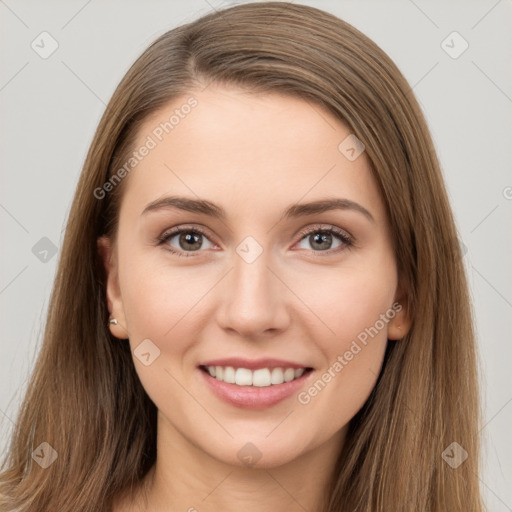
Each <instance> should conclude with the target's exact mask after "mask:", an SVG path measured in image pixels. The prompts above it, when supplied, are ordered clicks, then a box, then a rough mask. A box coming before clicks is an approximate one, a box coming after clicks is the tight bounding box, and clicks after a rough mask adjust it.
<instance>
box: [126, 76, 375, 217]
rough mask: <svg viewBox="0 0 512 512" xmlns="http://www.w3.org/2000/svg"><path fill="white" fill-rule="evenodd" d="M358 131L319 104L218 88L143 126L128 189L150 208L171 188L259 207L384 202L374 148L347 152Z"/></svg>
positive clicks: (187, 98) (174, 104) (183, 99)
mask: <svg viewBox="0 0 512 512" xmlns="http://www.w3.org/2000/svg"><path fill="white" fill-rule="evenodd" d="M350 137H353V135H352V134H351V131H350V129H349V128H348V127H347V126H346V125H345V124H344V123H342V122H340V121H339V120H338V119H336V118H335V117H334V116H333V115H332V114H331V113H330V112H329V111H328V110H327V109H326V108H324V107H322V106H320V105H318V104H316V103H313V102H309V101H306V100H303V99H300V98H297V97H293V96H289V95H283V94H277V93H271V94H260V93H259V94H254V93H251V92H248V91H244V90H239V89H232V88H224V87H219V86H214V85H211V86H209V87H207V88H206V90H204V91H193V92H191V93H190V94H184V95H183V96H180V97H178V98H175V99H174V100H173V101H171V102H169V103H168V104H167V105H165V106H164V107H162V108H161V109H160V110H158V111H157V112H156V113H154V114H153V115H152V116H151V117H149V118H148V119H147V120H146V121H145V122H144V123H143V125H142V126H141V128H140V129H139V132H138V135H137V142H136V145H135V146H136V147H135V150H136V151H137V150H138V149H139V148H142V147H143V146H148V147H149V146H151V149H150V150H147V151H144V153H145V156H144V157H142V158H140V161H138V163H137V165H136V166H135V167H134V168H133V170H132V171H131V172H130V174H129V179H128V181H129V184H128V187H127V191H126V195H127V196H130V199H131V201H132V203H133V202H135V203H138V204H139V206H140V210H141V211H142V208H143V206H144V204H146V203H147V202H149V201H152V200H154V199H155V198H157V197H159V196H162V195H165V194H171V193H172V194H176V193H182V194H186V195H189V196H199V197H201V198H208V199H212V200H214V201H215V202H218V203H222V204H224V205H225V207H226V209H227V210H229V205H228V203H230V202H231V204H237V205H238V206H239V207H246V208H248V209H251V208H252V211H253V212H254V211H258V208H261V207H266V206H268V205H269V204H270V203H271V204H275V205H276V207H277V206H279V208H281V206H282V205H283V204H286V205H288V204H289V203H290V202H297V201H299V200H300V199H301V197H303V196H307V197H305V199H309V200H313V199H316V198H318V197H324V196H325V195H331V196H332V195H341V196H350V199H353V200H357V201H359V202H362V203H366V204H369V205H372V206H374V208H378V207H379V204H378V203H379V202H380V201H381V199H380V197H379V193H378V190H377V187H376V184H375V182H374V178H373V176H372V173H371V169H370V164H369V160H368V158H367V156H366V154H365V153H364V152H363V153H361V155H360V156H359V157H358V158H356V159H355V160H350V159H348V158H347V156H346V154H345V153H343V151H342V149H343V147H344V146H343V144H345V143H344V141H346V140H347V138H349V139H348V140H351V139H350ZM340 144H342V148H341V149H340ZM345 145H346V144H345ZM336 193H338V194H336ZM380 206H382V205H380Z"/></svg>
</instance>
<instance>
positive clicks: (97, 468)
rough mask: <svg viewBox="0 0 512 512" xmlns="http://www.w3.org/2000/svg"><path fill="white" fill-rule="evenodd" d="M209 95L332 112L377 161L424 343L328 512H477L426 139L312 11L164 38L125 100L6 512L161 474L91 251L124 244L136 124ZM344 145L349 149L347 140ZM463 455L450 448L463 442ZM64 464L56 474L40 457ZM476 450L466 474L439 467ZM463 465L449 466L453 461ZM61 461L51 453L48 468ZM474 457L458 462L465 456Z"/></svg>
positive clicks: (373, 59)
mask: <svg viewBox="0 0 512 512" xmlns="http://www.w3.org/2000/svg"><path fill="white" fill-rule="evenodd" d="M210 83H218V84H226V85H235V86H239V87H242V88H244V89H245V90H249V91H256V92H273V91H278V92H281V93H286V94H290V95H294V96H296V97H300V98H302V99H304V100H306V101H309V102H311V104H312V105H314V104H318V105H323V106H324V107H327V108H328V109H329V111H330V112H332V114H333V115H334V116H336V118H338V119H339V120H340V121H342V122H344V123H345V124H346V125H347V126H348V127H350V130H351V132H352V133H354V134H355V135H356V136H357V137H358V138H359V139H360V140H361V141H363V143H364V145H365V147H366V153H367V155H368V157H369V159H370V161H371V166H372V171H373V174H374V177H375V180H376V182H377V183H378V186H379V187H380V190H381V193H382V197H383V200H384V203H385V205H386V208H387V212H388V215H389V220H390V223H391V229H392V233H393V236H394V239H393V244H394V248H395V253H396V260H397V265H398V269H399V275H400V279H401V280H402V282H403V283H405V287H406V289H407V292H408V300H407V309H408V312H409V314H410V315H411V318H412V319H413V322H412V327H411V329H410V331H409V333H408V334H407V336H406V337H404V338H403V339H402V340H400V341H390V342H389V343H388V349H387V352H386V356H385V362H384V365H383V369H382V372H381V375H380V376H379V380H378V382H377V384H376V386H375V388H374V390H373V392H372V393H371V395H370V397H369V399H368V400H367V402H366V403H365V405H364V406H363V408H362V409H361V410H360V411H359V413H358V414H357V415H356V416H355V417H354V418H353V419H352V421H351V423H350V430H349V434H348V436H347V440H346V443H345V446H344V448H343V451H342V453H340V454H339V459H338V464H337V468H336V471H335V474H334V475H333V477H332V484H331V488H330V494H329V496H328V497H327V499H326V501H327V505H326V508H325V512H335V511H336V512H338V511H339V512H341V511H344V512H347V511H358V512H363V511H364V512H379V511H380V512H389V511H390V510H393V511H395V512H405V511H407V512H410V511H411V510H414V511H415V512H427V511H428V512H436V511H437V512H440V511H450V512H452V511H455V510H468V511H472V512H473V511H481V510H483V505H482V502H481V497H480V489H479V479H478V474H479V469H478V468H479V441H478V434H477V432H478V425H479V417H480V410H479V405H478V386H477V372H476V355H475V336H474V327H473V320H472V314H471V306H470V300H469V295H468V289H467V282H466V276H465V271H464V266H463V262H462V255H461V251H460V247H459V244H458V238H457V231H456V227H455V224H454V219H453V215H452V212H451V209H450V205H449V202H448V198H447V194H446V190H445V186H444V183H443V179H442V174H441V171H440V166H439V163H438V159H437V156H436V153H435V150H434V146H433V143H432V139H431V136H430V134H429V131H428V128H427V124H426V122H425V119H424V117H423V114H422V112H421V110H420V108H419V106H418V103H417V101H416V100H415V98H414V95H413V93H412V91H411V88H410V86H409V85H408V83H407V81H406V80H405V78H404V77H403V76H402V74H401V73H400V71H399V70H398V69H397V67H396V65H395V64H394V63H393V62H392V61H391V59H390V58H389V57H388V56H387V55H386V54H385V53H384V52H383V51H382V50H381V49H380V48H379V47H378V46H377V45H376V44H375V43H373V42H372V41H371V40H370V39H368V38H367V37H366V36H365V35H364V34H362V33H361V32H359V31H358V30H356V29H355V28H354V27H352V26H351V25H349V24H348V23H346V22H344V21H342V20H340V19H338V18H337V17H335V16H333V15H331V14H329V13H326V12H324V11H321V10H318V9H316V8H313V7H309V6H304V5H297V4H288V3H282V2H264V3H249V4H243V5H238V6H234V7H231V8H227V9H224V10H220V11H217V12H214V13H211V14H209V15H206V16H204V17H202V18H200V19H197V20H196V21H193V22H191V23H188V24H186V25H183V26H180V27H178V28H175V29H173V30H170V31H169V32H167V33H165V34H163V35H162V36H161V37H159V38H158V39H157V40H156V41H155V42H153V43H152V44H151V45H150V46H149V48H148V49H147V50H146V51H145V52H144V53H143V54H142V55H141V56H140V57H139V58H138V59H137V60H136V62H135V63H134V64H133V66H132V67H131V68H130V70H129V71H128V72H127V74H126V75H125V76H124V78H123V79H122V81H121V82H120V84H119V86H118V87H117V89H116V91H115V93H114V95H113V97H112V99H111V100H110V102H109V104H108V105H107V108H106V110H105V113H104V115H103V117H102V119H101V121H100V123H99V126H98V128H97V131H96V133H95V136H94V139H93V141H92V144H91V146H90V149H89V152H88V155H87V158H86V161H85V163H84V167H83V170H82V173H81V176H80V181H79V184H78V187H77V190H76V193H75V197H74V201H73V205H72V208H71V212H70V215H69V220H68V224H67V228H66V233H65V238H64V242H63V246H62V252H61V254H60V261H59V265H58V271H57V275H56V279H55V284H54V288H53V292H52V296H51V302H50V307H49V312H48V318H47V323H46V326H45V334H44V341H43V345H42V348H41V351H40V353H39V356H38V360H37V362H36V365H35V369H34V371H33V374H32V377H31V380H30V382H29V386H28V390H27V393H26V396H25V399H24V401H23V404H22V407H21V409H20V413H19V417H18V420H17V423H16V427H15V430H14V433H13V436H12V440H11V444H10V447H9V450H8V453H7V454H6V457H5V460H4V461H3V465H2V470H3V472H2V473H1V474H0V495H1V496H2V502H1V503H0V511H1V512H7V511H12V510H14V509H16V510H18V511H19V512H28V511H30V512H44V511H48V510H59V511H61V512H64V511H72V512H97V511H109V510H110V509H111V506H112V503H113V500H114V499H115V498H116V497H117V496H118V495H119V494H120V493H121V492H122V491H123V490H125V489H127V488H132V487H134V486H136V485H137V483H138V482H140V481H141V479H142V478H143V477H144V476H145V475H146V474H147V472H148V471H149V469H150V468H151V466H152V465H153V464H154V462H155V457H156V448H155V447H156V408H155V406H154V404H153V403H152V402H151V400H150V399H149V397H148V396H147V394H146V393H145V391H144V389H143V387H142V385H141V383H140V381H139V379H138V377H137V374H136V372H135V369H134V365H133V361H132V357H131V353H130V350H129V345H128V344H124V343H120V342H119V340H117V339H116V338H113V337H112V335H111V334H110V332H109V329H108V328H107V321H108V309H107V304H106V296H105V276H104V274H103V268H102V266H101V262H100V260H99V257H98V252H97V245H96V243H97V238H98V237H99V236H101V235H108V236H110V237H115V234H116V230H117V218H118V213H119V205H120V201H121V198H122V191H123V182H121V183H119V185H118V186H116V187H115V188H114V189H113V190H112V191H111V192H109V193H108V194H106V195H105V197H103V198H102V199H98V198H97V195H98V194H95V190H97V189H99V188H101V187H103V185H104V184H105V183H106V182H107V181H108V180H109V179H110V178H111V177H112V176H113V174H114V173H115V172H116V170H117V169H119V167H120V166H121V165H122V162H124V161H126V156H127V155H128V153H129V151H132V150H133V149H134V148H133V143H134V140H135V137H136V135H137V132H138V129H139V127H140V125H141V123H142V122H143V121H144V120H145V119H147V117H148V116H149V115H151V114H152V113H154V112H156V111H157V110H158V109H159V108H160V107H162V106H163V105H165V104H166V103H168V102H169V101H170V100H172V99H173V98H176V97H178V96H180V95H183V94H190V92H191V91H193V90H198V89H199V88H203V87H205V86H206V85H207V84H210ZM340 142H341V141H340ZM454 442H456V443H458V445H460V447H461V448H459V446H458V445H452V447H451V449H450V448H449V446H450V445H451V444H452V443H454ZM41 443H48V445H50V446H51V447H52V448H53V449H54V450H55V452H56V454H57V459H56V461H55V462H54V463H53V464H51V465H50V466H49V467H47V468H46V469H43V468H42V467H40V465H39V464H36V458H35V457H34V456H33V452H34V450H35V449H36V448H37V449H39V450H41V449H43V452H44V450H45V449H46V450H47V452H48V451H49V450H51V449H50V447H49V446H47V445H43V446H42V447H41V446H40V445H41ZM447 448H448V449H449V451H448V457H450V456H451V457H452V458H453V455H454V450H461V449H464V450H465V451H466V452H467V454H468V458H467V460H465V461H464V462H462V463H461V464H460V465H459V466H458V467H453V466H454V465H453V464H449V463H448V462H447V461H446V460H447V459H446V457H444V458H443V453H446V452H445V449H447ZM450 450H451V451H450ZM51 453H53V452H51ZM457 453H463V452H460V451H459V452H457Z"/></svg>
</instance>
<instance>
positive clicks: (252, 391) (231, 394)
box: [198, 368, 313, 409]
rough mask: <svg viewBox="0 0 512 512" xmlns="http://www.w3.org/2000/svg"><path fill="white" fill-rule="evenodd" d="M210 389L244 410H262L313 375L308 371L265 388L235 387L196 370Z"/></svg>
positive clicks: (297, 388)
mask: <svg viewBox="0 0 512 512" xmlns="http://www.w3.org/2000/svg"><path fill="white" fill-rule="evenodd" d="M198 370H199V372H200V373H201V374H202V375H203V378H204V379H205V381H206V383H207V384H208V385H209V386H210V389H211V390H212V391H213V392H214V393H215V394H216V395H217V396H218V397H219V398H221V399H222V400H224V401H225V402H227V403H229V404H231V405H234V406H236V407H242V408H244V409H262V408H265V407H270V406H272V405H275V404H277V403H279V402H281V401H283V400H285V399H286V398H288V397H290V396H291V395H293V394H294V393H296V392H298V391H299V390H300V388H301V387H302V386H303V385H304V383H305V381H306V379H308V378H309V376H310V375H311V374H312V373H313V372H312V371H308V372H305V373H303V374H302V375H301V376H300V377H299V378H297V379H294V380H292V381H290V382H283V383H282V384H272V385H271V386H266V387H257V386H237V385H236V384H228V383H227V382H223V381H221V380H217V379H216V378H215V377H212V376H211V375H210V374H209V373H208V372H205V371H204V370H201V369H200V368H199V369H198Z"/></svg>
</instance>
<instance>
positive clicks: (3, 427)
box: [0, 0, 512, 512]
mask: <svg viewBox="0 0 512 512" xmlns="http://www.w3.org/2000/svg"><path fill="white" fill-rule="evenodd" d="M238 3H240V2H238ZM296 3H305V4H309V5H313V6H315V7H318V8H320V9H324V10H327V11H330V12H332V13H333V14H335V15H337V16H339V17H341V18H342V19H344V20H346V21H348V22H349V23H351V24H353V25H354V26H355V27H356V28H358V29H359V30H361V31H362V32H364V33H365V34H366V35H368V36H369V37H370V38H372V39H373V40H374V41H375V42H376V43H377V44H379V45H380V46H381V47H382V48H383V49H384V50H385V51H386V52H387V53H388V54H389V55H390V56H391V58H392V59H393V60H394V61H395V62H396V63H397V65H398V67H399V68H400V69H401V71H402V72H403V74H404V75H405V76H406V78H407V79H408V80H409V83H410V84H411V86H413V89H414V93H415V94H416V97H417V98H418V99H419V101H420V103H421V105H422V108H423V110H424V112H425V114H426V117H427V121H428V123H429V126H430V129H431V131H432V134H433V137H434V141H435V144H436V148H437V150H438V154H439V157H440V160H441V164H442V169H443V173H444V176H445V179H446V184H447V187H448V191H449V194H450V198H451V201H452V206H453V209H454V211H455V215H456V220H457V224H458V228H459V232H460V238H461V240H462V242H463V243H464V245H465V246H466V247H467V253H466V254H465V256H464V261H465V264H466V268H467V271H468V276H469V282H470V285H471V290H472V296H473V299H474V309H475V313H476V321H477V329H478V339H479V352H480V360H481V363H480V365H481V371H482V374H483V378H482V396H483V411H484V415H485V421H484V424H483V425H482V434H483V437H484V443H485V444H484V472H483V474H482V487H483V490H484V493H485V496H486V499H487V504H488V507H489V510H491V511H493V512H502V511H512V490H511V489H512V488H511V486H510V482H511V481H512V445H511V443H510V431H511V430H512V429H511V426H512V404H511V401H512V386H511V385H510V384H511V377H510V370H509V365H510V363H511V360H512V358H511V354H512V344H511V343H510V341H511V333H512V323H511V318H512V269H511V265H510V261H511V258H510V256H511V254H512V229H511V227H512V222H511V221H512V173H511V163H512V155H511V143H512V123H511V119H512V66H511V63H512V35H511V34H512V31H511V30H510V27H511V26H512V25H511V21H512V2H511V0H499V1H496V0H491V1H473V2H471V1H467V0H465V1H453V0H452V1H449V2H442V3H441V2H436V1H433V0H429V1H425V0H422V1H420V0H414V1H412V0H400V1H382V0H380V1H368V0H360V1H340V2H335V1H327V0H325V1H322V0H319V1H300V2H296ZM228 4H229V2H218V1H212V0H208V1H206V0H193V1H177V2H171V1H156V0H153V1H148V2H142V1H134V0H130V1H126V0H122V1H121V0H116V1H101V2H100V1H99V0H89V1H87V0H80V1H74V0H73V1H66V2H64V1H61V2H56V1H46V2H44V3H43V2H37V1H26V0H25V1H17V2H15V1H14V0H0V24H1V26H0V37H1V43H0V48H1V52H0V58H1V68H0V69H1V76H0V105H1V116H0V127H1V136H0V140H1V143H2V146H1V152H0V158H1V163H2V165H1V171H2V174H1V192H0V223H1V224H0V226H1V228H0V231H1V243H2V251H1V258H2V259H1V276H0V315H1V322H2V323H1V326H2V329H1V336H2V338H1V342H0V347H1V357H0V384H1V387H0V449H1V450H2V451H3V450H5V446H6V439H7V437H8V435H9V432H10V431H11V428H12V425H13V421H15V418H16V414H17V409H18V406H19V403H20V399H21V397H22V396H23V392H24V389H25V385H26V382H27V378H28V376H29V373H30V371H31V368H32V366H33V364H34V361H35V357H36V354H37V350H38V347H39V345H40V343H41V334H42V326H43V324H44V319H45V314H46V310H47V306H48V300H49V295H50V292H51V288H52V284H53V278H54V275H55V269H56V263H57V259H58V253H57V254H55V255H53V256H52V255H51V252H50V253H48V255H47V261H46V262H45V261H41V260H40V259H39V258H38V257H36V255H35V254H34V253H33V251H32V248H33V247H34V246H35V244H36V243H38V242H39V241H40V239H41V238H43V237H47V238H48V239H49V240H51V242H52V243H53V244H55V246H56V248H57V250H59V249H60V244H61V241H62V235H63V233H62V230H63V227H64V225H65V220H66V218H67V214H68V212H69V207H70V204H71V199H72V196H73V193H74V188H75V186H76V182H77V178H78V175H79V173H80V170H81V166H82V164H83V161H84V158H85V155H86V152H87V148H88V146H89V144H90V142H91V139H92V136H93V132H94V130H95V128H96V125H97V123H98V121H99V119H100V116H101V114H102V112H103V110H104V107H105V104H106V103H107V101H108V100H109V98H110V96H111V94H112V92H113V90H114V89H115V87H116V85H117V83H118V82H119V80H120V79H121V77H122V76H123V74H124V73H125V72H126V71H127V69H128V67H129V66H130V65H131V63H132V62H133V61H134V59H135V58H136V57H137V56H138V55H139V54H140V53H141V52H142V51H143V50H144V49H145V48H146V47H147V46H148V44H149V43H150V42H152V41H153V40H154V39H155V38H156V37H157V36H159V35H161V34H162V33H164V32H165V31H167V30H169V29H170V28H173V27H174V26H177V25H179V24H182V23H184V22H188V21H192V20H193V19H196V18H197V17H199V16H200V15H202V14H206V13H207V12H209V11H211V10H212V9H214V8H219V7H222V6H226V5H228ZM43 31H47V32H49V33H50V34H51V36H52V37H53V38H54V39H55V40H56V41H57V42H58V45H59V46H58V49H57V50H56V51H55V53H53V54H52V55H51V56H50V57H48V58H47V59H43V58H41V57H40V56H39V55H38V54H37V53H36V52H35V51H34V50H33V49H32V48H31V43H32V41H34V40H35V39H36V38H37V37H38V36H39V34H40V33H41V32H43ZM453 31H457V32H458V33H459V34H460V35H461V36H462V37H463V38H464V39H465V40H466V41H467V42H468V44H469V48H468V49H467V50H466V51H465V52H464V53H463V54H462V55H460V56H459V57H458V58H456V59H454V58H452V57H450V56H449V55H448V54H447V53H446V52H445V50H444V49H443V47H442V46H441V43H442V41H443V40H445V39H446V38H447V36H448V35H449V34H451V33H452V32H453ZM36 41H37V40H36ZM448 41H450V39H449V40H448ZM447 44H451V45H453V46H454V47H455V49H457V48H460V46H458V45H459V44H460V41H455V43H453V44H452V43H450V42H448V43H447ZM40 243H41V242H40ZM36 252H37V251H36ZM40 257H41V255H40ZM507 262H508V263H507ZM77 293H79V290H77ZM507 434H508V435H507ZM470 456H471V454H470ZM440 457H441V454H440Z"/></svg>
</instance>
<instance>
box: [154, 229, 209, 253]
mask: <svg viewBox="0 0 512 512" xmlns="http://www.w3.org/2000/svg"><path fill="white" fill-rule="evenodd" d="M174 239H176V240H174ZM158 241H159V244H161V245H163V244H165V245H166V248H167V250H169V251H170V252H172V253H174V254H176V255H177V256H185V257H189V256H193V255H192V254H187V252H189V253H191V252H192V253H193V252H198V251H200V249H201V248H203V249H205V248H206V249H209V248H211V247H213V244H212V243H211V242H210V241H209V239H208V238H207V236H206V233H204V232H203V231H202V230H201V229H200V228H197V227H195V228H186V227H185V228H180V229H174V230H172V231H170V232H169V231H167V232H166V233H164V234H163V235H162V236H161V237H159V238H158ZM204 241H207V242H208V243H209V244H210V247H208V246H207V247H202V245H203V242H204ZM176 244H177V246H176Z"/></svg>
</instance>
